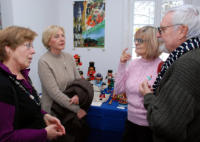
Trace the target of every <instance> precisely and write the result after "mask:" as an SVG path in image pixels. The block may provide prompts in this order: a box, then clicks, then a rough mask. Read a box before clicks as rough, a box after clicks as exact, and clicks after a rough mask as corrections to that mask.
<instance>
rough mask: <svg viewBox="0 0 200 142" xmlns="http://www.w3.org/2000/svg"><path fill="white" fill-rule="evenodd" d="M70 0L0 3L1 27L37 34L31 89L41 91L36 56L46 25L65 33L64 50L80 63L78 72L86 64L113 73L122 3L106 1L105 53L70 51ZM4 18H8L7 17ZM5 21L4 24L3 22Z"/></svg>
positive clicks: (42, 50) (120, 36)
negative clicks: (19, 27) (34, 88)
mask: <svg viewBox="0 0 200 142" xmlns="http://www.w3.org/2000/svg"><path fill="white" fill-rule="evenodd" d="M73 1H74V0H1V2H2V7H3V9H2V10H3V11H4V12H3V14H2V21H3V27H6V26H8V25H19V26H25V27H29V28H31V29H33V30H34V31H36V32H37V33H38V37H37V38H36V40H35V42H34V46H35V50H36V54H35V56H34V59H33V62H32V64H31V72H30V77H31V79H32V81H33V84H34V86H35V87H36V89H37V90H38V92H41V86H40V85H41V84H40V81H39V77H38V73H37V63H38V59H39V57H40V56H41V55H42V54H44V53H45V51H46V49H45V48H44V47H43V45H42V43H41V35H42V31H43V30H44V29H45V27H47V26H48V25H52V24H58V25H61V26H63V27H64V29H65V31H66V49H65V51H67V52H70V53H71V54H72V55H74V54H79V55H80V56H81V61H82V62H83V66H82V70H83V71H84V74H85V75H86V74H87V69H88V65H89V61H94V62H95V67H96V72H100V73H102V74H103V76H104V77H105V75H106V73H107V70H108V69H113V71H114V72H116V69H117V65H118V62H119V58H120V54H121V50H122V49H123V48H124V47H123V36H124V35H123V27H124V25H123V15H122V10H123V1H124V0H107V1H106V24H105V25H106V27H105V50H102V49H80V48H79V49H75V50H74V49H73ZM7 16H8V17H7ZM4 20H5V21H4Z"/></svg>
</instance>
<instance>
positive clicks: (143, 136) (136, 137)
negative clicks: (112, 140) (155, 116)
mask: <svg viewBox="0 0 200 142" xmlns="http://www.w3.org/2000/svg"><path fill="white" fill-rule="evenodd" d="M122 142H153V139H152V131H151V129H150V128H149V127H146V126H140V125H137V124H134V123H132V122H130V121H128V120H126V122H125V131H124V134H123V137H122Z"/></svg>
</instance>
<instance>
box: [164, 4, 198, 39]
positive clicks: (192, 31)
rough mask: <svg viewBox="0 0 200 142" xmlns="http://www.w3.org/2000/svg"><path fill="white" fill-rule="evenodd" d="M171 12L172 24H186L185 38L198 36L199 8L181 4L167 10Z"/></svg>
mask: <svg viewBox="0 0 200 142" xmlns="http://www.w3.org/2000/svg"><path fill="white" fill-rule="evenodd" d="M169 12H173V21H172V24H173V25H175V24H183V25H186V26H188V33H187V35H186V38H187V39H190V38H193V37H200V8H199V7H195V6H193V5H182V6H180V7H175V8H172V9H170V10H168V11H167V12H166V13H169Z"/></svg>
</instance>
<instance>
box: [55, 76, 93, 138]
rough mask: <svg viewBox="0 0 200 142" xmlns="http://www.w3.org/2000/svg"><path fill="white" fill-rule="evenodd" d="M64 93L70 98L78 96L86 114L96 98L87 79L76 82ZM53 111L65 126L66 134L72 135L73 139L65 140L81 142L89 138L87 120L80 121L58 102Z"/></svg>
mask: <svg viewBox="0 0 200 142" xmlns="http://www.w3.org/2000/svg"><path fill="white" fill-rule="evenodd" d="M63 93H65V94H66V95H68V97H70V98H71V97H73V96H74V95H78V97H79V105H80V108H82V109H84V110H85V111H86V112H87V111H88V109H89V107H90V105H91V103H92V99H93V96H94V91H93V87H92V84H91V83H90V82H89V81H87V80H85V79H76V80H74V81H73V82H72V83H71V84H70V85H69V86H67V88H66V89H65V91H64V92H63ZM51 109H52V111H53V113H55V114H56V116H57V117H58V118H59V119H60V120H61V122H62V124H63V125H64V126H65V129H66V132H67V133H68V134H70V136H68V137H71V138H70V139H65V140H67V141H68V142H69V141H70V142H72V141H73V142H74V141H76V142H78V141H80V142H81V141H83V139H85V138H86V137H87V135H88V133H89V130H88V129H89V128H88V126H87V124H86V121H85V118H82V119H78V117H77V114H76V113H74V112H72V111H70V110H68V109H67V108H63V107H62V106H60V105H59V104H57V103H56V102H54V103H53V105H52V108H51ZM63 141H64V140H63Z"/></svg>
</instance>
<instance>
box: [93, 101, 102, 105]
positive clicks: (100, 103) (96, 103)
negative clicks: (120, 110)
mask: <svg viewBox="0 0 200 142" xmlns="http://www.w3.org/2000/svg"><path fill="white" fill-rule="evenodd" d="M91 105H92V106H101V105H102V102H92V104H91Z"/></svg>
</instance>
